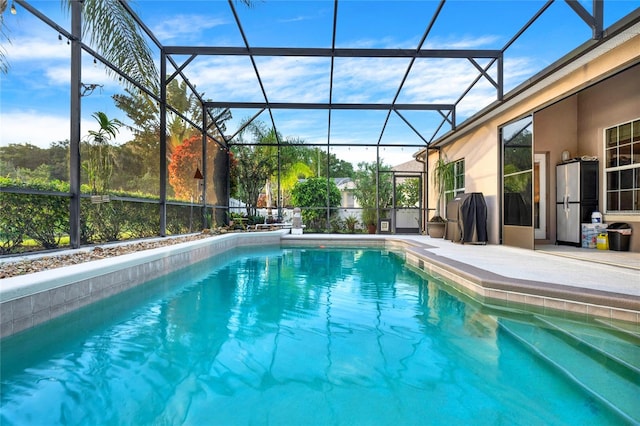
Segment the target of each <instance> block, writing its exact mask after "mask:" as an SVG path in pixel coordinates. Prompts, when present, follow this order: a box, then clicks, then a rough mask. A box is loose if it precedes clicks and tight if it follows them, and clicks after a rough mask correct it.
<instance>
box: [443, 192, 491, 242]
mask: <svg viewBox="0 0 640 426" xmlns="http://www.w3.org/2000/svg"><path fill="white" fill-rule="evenodd" d="M446 216H447V230H446V235H445V238H446V239H447V240H451V241H454V242H457V243H458V242H459V243H463V244H464V243H475V244H486V243H487V242H488V238H487V204H486V203H485V201H484V196H483V195H482V192H471V193H468V194H461V195H458V196H456V197H455V198H454V199H453V200H451V201H449V202H448V203H447V215H446Z"/></svg>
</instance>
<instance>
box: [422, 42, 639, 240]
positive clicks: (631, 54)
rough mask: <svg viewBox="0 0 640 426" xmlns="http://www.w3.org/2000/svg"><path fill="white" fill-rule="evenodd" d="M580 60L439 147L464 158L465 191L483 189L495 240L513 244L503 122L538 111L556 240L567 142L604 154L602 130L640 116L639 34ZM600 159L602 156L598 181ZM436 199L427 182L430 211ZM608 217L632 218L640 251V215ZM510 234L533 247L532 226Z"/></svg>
mask: <svg viewBox="0 0 640 426" xmlns="http://www.w3.org/2000/svg"><path fill="white" fill-rule="evenodd" d="M636 34H637V32H636ZM583 62H584V63H583V64H581V65H580V66H578V67H577V68H576V69H575V70H574V71H572V72H570V73H567V74H566V75H563V76H560V77H558V76H553V75H552V76H549V79H550V80H553V81H550V82H545V81H544V80H543V81H542V82H540V83H538V84H536V85H535V86H534V87H532V88H531V89H530V90H527V91H525V92H526V93H524V94H523V95H522V96H515V97H514V98H512V99H508V100H507V101H506V102H505V103H504V104H502V105H500V106H499V107H498V108H496V109H495V110H494V112H492V113H487V114H486V115H485V117H482V118H478V119H477V120H474V121H473V122H471V123H470V124H467V125H465V126H464V128H460V129H458V131H457V132H456V133H454V134H452V135H451V136H449V137H447V138H446V139H443V140H442V141H440V142H439V144H438V145H439V146H440V150H441V154H442V155H445V156H446V158H447V159H448V160H450V161H455V160H458V159H462V158H464V159H465V167H466V172H465V187H466V192H482V193H483V194H484V196H485V199H486V202H487V209H488V223H487V228H488V234H489V242H490V243H492V244H499V243H503V242H504V243H505V244H509V242H508V241H502V240H501V210H500V209H501V200H500V186H501V176H500V171H501V168H500V162H501V160H500V141H499V129H500V127H501V126H503V125H505V124H507V123H509V122H511V121H514V120H516V119H519V118H522V117H524V116H526V115H529V114H533V115H534V131H533V139H534V152H536V153H546V154H547V158H548V164H547V166H548V167H547V188H548V189H549V191H548V192H547V194H548V198H547V199H548V202H547V209H548V215H547V218H548V225H547V226H548V235H549V241H555V211H554V210H555V208H553V207H554V200H555V165H556V164H558V163H559V162H561V156H562V151H564V150H568V151H569V152H570V153H571V155H572V156H573V157H577V156H582V155H589V156H597V157H598V158H599V159H601V160H602V159H603V158H604V157H603V156H604V147H603V130H604V129H605V128H607V127H610V126H614V125H616V124H620V123H622V122H625V121H629V120H631V119H635V118H638V117H639V116H640V65H639V64H640V35H635V36H633V37H629V38H628V39H627V40H626V41H623V42H621V43H619V44H618V45H617V46H615V47H612V48H611V49H610V50H609V51H607V52H606V53H603V54H600V55H599V56H596V57H593V58H589V60H588V61H583ZM463 124H465V123H463ZM438 155H439V154H438V152H437V151H436V150H429V151H428V154H427V161H428V163H427V170H431V169H432V167H433V164H434V162H435V161H436V160H437V158H438ZM603 167H604V165H603V164H602V161H601V164H600V168H601V169H600V170H601V173H600V175H601V176H600V187H601V188H602V182H603ZM429 184H430V185H431V182H429ZM436 199H437V194H436V193H435V191H434V189H433V186H430V191H429V201H428V203H429V204H428V208H429V209H431V211H433V208H434V207H435V204H436ZM601 200H603V196H601ZM602 206H603V204H602V201H601V207H602ZM604 219H605V222H613V221H624V222H627V223H629V224H630V225H631V226H632V227H633V228H634V229H633V233H634V234H635V235H636V237H635V238H634V237H633V236H632V238H631V250H632V251H640V215H631V216H630V215H626V216H616V217H613V215H605V218H604ZM509 228H516V227H509ZM502 231H503V232H506V230H502ZM523 231H524V230H523ZM513 238H514V241H517V244H514V245H519V246H523V247H530V248H533V244H534V241H533V229H532V228H531V231H530V236H527V235H526V231H525V234H524V235H514V237H513ZM527 238H529V239H530V244H521V241H520V240H526V239H527ZM525 242H526V241H525Z"/></svg>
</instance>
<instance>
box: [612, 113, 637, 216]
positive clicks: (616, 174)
mask: <svg viewBox="0 0 640 426" xmlns="http://www.w3.org/2000/svg"><path fill="white" fill-rule="evenodd" d="M604 144H605V147H604V150H605V169H604V173H605V188H606V198H605V199H606V203H607V204H606V211H607V212H608V213H610V212H640V119H638V120H635V121H630V122H628V123H623V124H620V125H618V126H614V127H611V128H609V129H606V130H605V134H604Z"/></svg>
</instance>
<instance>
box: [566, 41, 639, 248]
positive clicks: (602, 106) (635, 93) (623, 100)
mask: <svg viewBox="0 0 640 426" xmlns="http://www.w3.org/2000/svg"><path fill="white" fill-rule="evenodd" d="M639 46H640V44H639ZM638 50H639V51H640V47H639V48H638ZM577 99H578V117H579V120H578V140H579V143H580V145H579V148H580V151H582V152H583V153H584V154H585V155H595V156H597V157H598V158H599V159H600V182H601V185H600V211H605V199H606V198H605V197H606V195H605V188H604V185H603V182H604V168H605V164H604V160H605V155H604V142H603V138H604V130H605V129H606V128H609V127H612V126H615V125H617V124H621V123H624V122H627V121H631V120H634V119H638V118H640V64H639V65H636V66H634V67H632V68H630V69H628V70H626V71H625V72H623V73H620V74H617V75H615V76H613V77H611V78H609V79H607V80H605V81H603V82H602V83H599V84H597V85H595V86H593V87H590V88H589V89H587V90H584V91H582V92H580V94H579V95H578V96H577ZM604 220H605V222H606V223H613V222H624V223H628V224H629V225H631V227H632V228H633V229H632V233H633V234H632V236H631V240H630V249H631V251H635V252H640V214H634V215H628V214H627V215H625V214H605V216H604Z"/></svg>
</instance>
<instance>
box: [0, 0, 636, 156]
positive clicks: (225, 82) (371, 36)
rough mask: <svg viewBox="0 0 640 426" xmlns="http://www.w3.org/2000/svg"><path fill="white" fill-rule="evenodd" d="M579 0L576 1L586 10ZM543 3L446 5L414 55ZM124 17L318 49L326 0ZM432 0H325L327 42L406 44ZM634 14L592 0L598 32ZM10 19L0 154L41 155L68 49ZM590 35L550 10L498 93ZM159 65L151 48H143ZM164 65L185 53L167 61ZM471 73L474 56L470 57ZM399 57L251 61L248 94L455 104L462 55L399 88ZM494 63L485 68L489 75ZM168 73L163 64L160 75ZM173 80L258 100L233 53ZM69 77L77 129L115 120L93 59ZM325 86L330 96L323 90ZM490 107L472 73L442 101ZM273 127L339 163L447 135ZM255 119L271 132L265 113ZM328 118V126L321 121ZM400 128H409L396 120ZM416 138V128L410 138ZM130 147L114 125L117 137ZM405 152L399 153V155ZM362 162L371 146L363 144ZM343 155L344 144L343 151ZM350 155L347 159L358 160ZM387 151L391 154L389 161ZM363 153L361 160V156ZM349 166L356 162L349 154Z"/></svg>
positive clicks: (212, 35)
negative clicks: (77, 81)
mask: <svg viewBox="0 0 640 426" xmlns="http://www.w3.org/2000/svg"><path fill="white" fill-rule="evenodd" d="M591 3H592V2H591V1H582V2H581V4H582V5H583V6H584V7H585V8H586V9H587V10H589V11H590V9H591ZM29 4H31V5H32V6H33V7H35V8H36V9H38V10H40V11H42V12H44V13H45V14H46V15H47V16H48V17H50V18H51V19H53V20H54V21H55V22H56V23H58V24H59V25H61V26H62V27H63V28H65V29H67V30H68V29H69V27H70V25H69V21H70V19H69V16H68V14H67V13H66V11H65V9H64V8H63V7H62V2H61V1H60V0H48V1H30V2H29ZM543 4H544V2H543V1H537V0H535V1H534V0H531V1H529V0H517V1H510V0H500V1H482V0H472V1H462V0H449V1H447V2H446V3H445V4H444V6H443V7H442V10H441V12H440V14H439V15H438V18H437V20H436V21H435V24H434V25H433V27H432V29H431V31H430V32H429V34H428V37H427V38H426V41H425V44H424V45H423V46H422V48H423V49H477V50H489V49H502V48H503V47H505V45H507V43H508V42H509V40H510V39H511V38H512V37H513V36H514V34H515V33H516V32H517V31H518V30H519V29H520V28H522V27H523V25H525V24H526V23H527V21H528V20H529V19H531V17H532V16H533V15H534V14H535V13H536V11H538V10H539V9H540V8H541V7H542V5H543ZM131 5H132V8H133V10H135V12H136V13H137V14H138V16H139V17H140V18H141V19H142V20H143V21H144V22H145V24H146V25H147V27H148V28H149V29H150V30H151V31H152V32H153V34H154V35H155V36H156V38H157V39H158V40H159V41H160V42H161V43H162V44H163V45H165V46H225V47H231V46H236V47H237V46H244V41H243V34H244V36H245V37H246V40H247V41H248V43H249V45H250V46H252V47H311V48H330V47H331V46H332V36H333V34H332V31H333V19H334V2H333V1H329V0H321V1H313V0H306V1H280V0H275V1H274V0H263V1H253V2H252V4H251V6H249V7H248V6H246V5H245V4H243V3H240V2H234V3H233V8H234V9H235V11H236V13H237V16H238V18H239V20H240V22H241V26H242V31H243V32H241V31H240V30H239V28H238V25H237V23H236V19H235V17H234V14H233V10H232V7H231V6H230V4H229V3H228V2H227V1H221V0H214V1H210V0H201V1H159V0H137V1H135V2H132V3H131ZM438 5H439V3H438V2H436V1H433V0H425V1H418V0H414V1H388V0H387V1H384V0H379V1H356V0H341V1H339V3H338V13H337V21H336V42H335V47H336V48H384V49H389V48H403V49H416V48H417V47H418V46H419V43H420V40H421V39H422V37H423V35H424V34H425V31H426V29H427V28H428V26H429V24H430V22H431V20H432V17H433V15H434V12H435V11H436V9H437V8H438ZM636 7H637V1H635V0H605V10H604V17H605V18H604V19H605V28H606V27H608V26H609V25H611V24H612V23H614V22H615V21H617V20H618V19H620V18H621V17H623V16H625V15H626V14H628V13H630V12H631V11H633V10H634V9H635V8H636ZM16 9H17V14H15V15H13V14H10V13H9V10H8V9H7V10H6V11H5V12H4V14H3V15H2V19H3V20H4V28H3V31H4V32H5V34H7V35H8V37H9V39H10V40H11V42H10V43H7V42H6V40H5V39H2V49H4V51H5V54H6V57H7V60H8V62H9V67H10V68H9V71H8V73H7V74H4V75H0V146H5V145H9V144H15V143H30V144H34V145H37V146H40V147H47V146H49V144H50V143H52V142H55V141H61V140H65V139H68V138H69V102H70V101H69V85H70V83H69V79H70V71H69V65H70V61H69V53H70V47H69V45H68V44H67V41H66V39H65V38H62V40H59V34H58V33H57V32H56V31H55V30H54V29H52V28H50V27H49V26H47V25H45V24H43V23H42V22H41V21H39V20H38V19H37V18H35V17H34V16H33V15H31V14H30V13H29V12H28V11H26V10H24V9H23V8H22V7H21V6H20V5H16ZM590 37H591V30H590V28H589V27H588V26H587V25H586V24H585V23H584V21H582V20H581V19H580V17H579V16H578V15H577V14H576V13H575V12H574V11H572V10H571V9H570V7H569V6H568V5H567V4H566V3H565V2H564V1H559V0H558V1H556V2H554V3H553V4H552V5H551V6H550V7H549V8H548V9H547V10H546V11H545V12H544V13H543V14H542V15H541V17H540V18H538V20H536V22H535V23H534V24H533V25H532V26H531V27H530V28H529V29H528V30H527V31H525V33H524V34H523V35H522V36H521V37H520V38H518V39H517V40H516V42H514V43H513V44H512V45H510V46H509V48H508V49H507V50H506V52H505V56H504V86H505V92H508V91H509V90H511V89H513V88H514V87H516V86H517V85H519V84H521V83H522V82H523V81H525V80H526V79H528V78H530V77H531V76H533V75H535V74H536V73H537V72H539V71H540V70H542V69H544V68H545V67H547V66H549V65H550V64H552V63H553V62H554V61H556V60H557V59H559V58H560V57H562V56H563V55H565V54H566V53H568V52H570V51H571V50H573V49H574V48H576V47H577V46H579V45H580V44H582V43H584V42H586V41H588V40H589V38H590ZM152 51H153V52H154V55H155V56H156V60H157V61H158V62H157V63H158V64H159V49H157V48H153V49H152ZM174 59H175V60H176V62H177V63H178V64H181V63H183V62H184V60H185V59H186V57H180V56H176V57H174ZM476 61H477V63H478V64H479V65H480V66H485V65H486V64H487V63H488V62H487V61H488V60H487V59H477V60H476ZM409 65H410V62H409V59H404V58H403V59H398V58H395V59H389V58H387V59H380V58H337V59H336V60H335V62H334V64H333V66H334V74H333V80H330V69H331V61H330V59H329V58H309V57H256V59H255V66H256V67H257V69H258V71H259V74H260V80H261V82H262V87H263V88H264V92H265V93H266V95H267V99H268V101H270V102H304V103H307V102H309V103H323V102H327V101H328V100H329V97H330V96H331V99H332V101H333V102H338V103H391V102H392V101H393V99H394V98H395V97H396V95H397V102H398V103H427V104H429V103H446V104H451V103H454V102H457V101H458V100H459V99H460V96H461V95H462V94H463V93H464V92H465V90H466V89H467V88H468V87H469V86H470V84H471V83H472V82H473V81H474V80H475V79H476V78H477V76H478V74H479V72H478V70H477V69H476V67H475V66H474V64H472V63H471V62H470V61H469V60H467V59H466V58H463V59H447V58H440V59H433V58H431V59H426V58H425V59H418V60H416V61H415V62H414V63H413V64H412V66H411V72H410V73H409V74H408V76H407V78H406V80H405V81H404V83H403V84H402V89H401V90H400V91H399V93H398V88H399V87H400V84H401V82H402V79H403V76H404V75H405V73H406V71H407V69H408V67H409ZM496 70H497V68H496V66H495V65H494V66H493V67H491V68H490V69H489V72H488V73H489V74H490V75H491V76H492V78H494V79H495V78H496V75H497V71H496ZM170 72H173V70H170ZM185 75H186V76H187V78H188V79H189V81H190V82H191V83H193V84H195V85H196V87H197V90H198V92H201V93H204V94H205V98H207V99H211V100H214V101H221V102H225V101H226V102H264V95H263V92H262V88H261V86H260V83H259V81H258V79H257V77H256V73H255V71H254V67H253V64H251V62H250V60H249V58H247V57H243V56H217V57H216V56H198V57H196V58H195V59H194V60H193V61H192V62H191V63H190V64H189V65H188V66H187V67H186V68H185ZM82 81H83V83H85V84H98V85H101V86H100V87H97V88H96V89H95V90H94V91H93V92H92V93H91V94H87V96H84V97H83V98H82V123H83V124H82V130H81V134H82V135H85V134H87V132H88V130H90V129H95V127H96V125H95V122H94V121H93V119H92V118H91V114H92V113H94V112H96V111H103V112H105V113H107V115H108V116H109V117H110V118H118V119H120V120H121V121H123V122H125V123H127V122H128V119H127V117H126V116H125V115H124V114H123V113H122V112H121V111H120V110H118V109H117V108H116V107H115V105H114V103H113V100H112V99H111V96H112V95H113V94H117V93H122V86H121V84H120V83H119V82H118V80H117V79H115V78H113V77H111V76H109V75H107V73H106V72H105V67H104V65H102V64H101V63H99V62H98V63H97V64H94V63H93V58H92V57H90V56H89V55H87V54H83V70H82ZM330 87H332V89H333V90H332V91H330V90H329V88H330ZM495 100H496V89H495V88H494V87H493V86H492V85H491V83H490V82H489V80H487V79H486V78H480V79H479V81H478V82H477V83H476V84H475V85H474V86H473V87H472V89H471V90H469V91H468V93H467V94H466V95H465V96H464V97H463V98H462V100H460V102H459V103H458V104H457V107H456V120H457V122H458V123H460V122H462V121H463V120H464V119H465V118H467V117H469V116H471V115H472V114H474V113H475V112H477V111H479V110H480V109H481V108H483V107H484V106H486V105H488V104H489V103H491V102H493V101H495ZM232 113H233V120H232V121H231V122H229V123H227V130H228V133H229V134H233V133H235V130H236V129H237V127H238V126H239V123H240V121H241V120H243V119H246V118H248V117H252V116H253V115H254V114H256V113H257V110H250V109H242V110H232ZM273 117H274V121H275V124H276V128H277V130H278V132H279V133H280V134H281V135H283V136H284V137H286V138H296V139H300V140H303V141H305V142H306V143H310V144H325V145H326V144H327V142H328V141H329V142H330V144H332V145H333V146H334V148H332V149H333V150H335V151H332V152H335V153H336V154H337V155H338V156H339V157H342V158H343V159H348V160H350V161H351V157H353V154H352V151H351V150H350V149H348V148H342V147H339V146H340V145H356V146H357V145H362V144H377V143H381V144H383V145H385V146H386V147H385V148H384V150H385V151H386V150H387V149H389V152H390V153H391V152H396V153H397V152H398V149H397V148H395V149H394V148H393V146H394V145H396V146H399V145H412V146H414V145H415V146H424V143H425V142H424V139H426V140H430V139H432V138H434V137H437V136H441V135H442V134H444V133H445V132H446V131H448V130H450V126H449V125H447V124H446V123H445V125H442V121H443V117H442V115H441V113H439V112H437V111H403V112H401V115H399V114H395V113H392V114H390V115H389V118H388V121H387V123H386V125H385V118H386V117H387V112H386V111H336V110H334V111H333V112H331V114H329V112H328V111H326V110H297V111H290V110H273ZM258 119H259V120H260V121H262V122H264V123H265V124H267V125H269V126H270V125H271V118H270V116H269V115H268V112H263V113H262V114H261V115H260V116H259V117H258ZM329 120H330V122H331V125H330V126H329ZM407 122H409V123H410V125H408V124H407ZM416 132H418V133H419V134H420V136H419V135H417V134H416ZM130 139H131V133H130V132H129V131H128V130H126V129H124V128H123V129H122V130H121V132H120V134H119V135H118V137H117V141H116V142H117V143H124V142H126V141H128V140H130ZM417 149H418V148H413V147H406V148H401V149H400V150H401V151H402V152H403V154H402V155H404V156H406V155H409V154H410V153H413V152H415V151H417ZM368 150H370V151H371V153H372V155H375V154H374V153H375V148H369V149H368ZM354 151H355V150H354ZM359 155H361V154H359ZM389 155H391V154H389ZM374 158H375V157H374ZM358 159H359V158H356V160H358Z"/></svg>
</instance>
